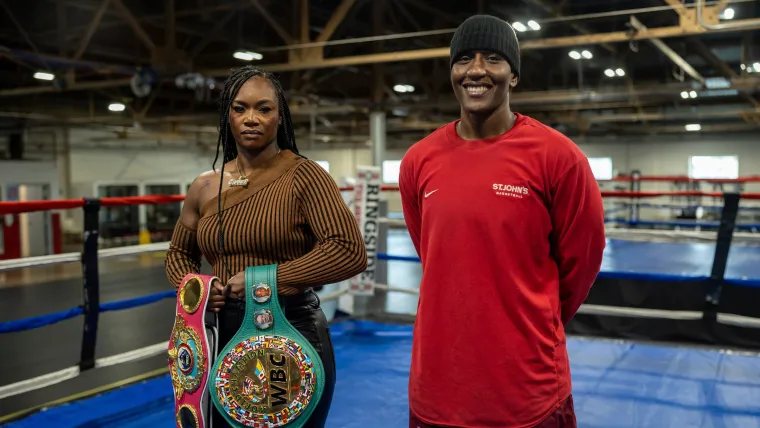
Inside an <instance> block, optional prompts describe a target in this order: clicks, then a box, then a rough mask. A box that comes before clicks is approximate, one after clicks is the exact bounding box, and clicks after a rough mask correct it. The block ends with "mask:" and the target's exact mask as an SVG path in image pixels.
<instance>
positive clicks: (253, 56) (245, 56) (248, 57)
mask: <svg viewBox="0 0 760 428" xmlns="http://www.w3.org/2000/svg"><path fill="white" fill-rule="evenodd" d="M232 56H233V57H234V58H237V59H239V60H242V61H253V60H260V59H262V58H264V55H262V54H260V53H258V52H249V51H237V52H235V53H233V54H232Z"/></svg>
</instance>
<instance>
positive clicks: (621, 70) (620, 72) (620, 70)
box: [615, 68, 625, 77]
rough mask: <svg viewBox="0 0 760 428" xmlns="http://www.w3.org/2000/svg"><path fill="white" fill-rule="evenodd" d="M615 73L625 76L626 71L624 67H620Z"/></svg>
mask: <svg viewBox="0 0 760 428" xmlns="http://www.w3.org/2000/svg"><path fill="white" fill-rule="evenodd" d="M615 74H617V75H618V76H620V77H623V76H625V71H623V69H622V68H618V69H617V70H615Z"/></svg>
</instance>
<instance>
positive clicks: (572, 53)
mask: <svg viewBox="0 0 760 428" xmlns="http://www.w3.org/2000/svg"><path fill="white" fill-rule="evenodd" d="M568 55H570V58H572V59H581V54H579V53H578V51H570V53H568Z"/></svg>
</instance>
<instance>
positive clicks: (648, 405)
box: [8, 321, 760, 428]
mask: <svg viewBox="0 0 760 428" xmlns="http://www.w3.org/2000/svg"><path fill="white" fill-rule="evenodd" d="M333 332H334V333H333V334H334V343H335V353H336V359H337V364H338V383H337V386H336V390H335V396H334V399H333V407H332V411H331V413H330V418H329V421H328V424H327V426H328V427H330V428H395V427H399V428H403V427H406V426H407V424H408V421H407V418H408V416H407V415H408V407H407V394H406V391H407V380H408V375H409V358H410V352H411V343H412V342H411V340H412V338H411V327H410V326H400V325H390V324H376V323H371V322H354V321H351V322H348V321H347V322H342V323H337V324H335V325H334V326H333ZM568 349H569V353H570V358H571V364H572V373H573V387H574V392H573V394H574V398H575V406H576V411H577V417H578V425H579V426H580V427H584V428H594V427H599V428H618V427H619V428H633V427H642V428H644V427H646V428H651V427H658V428H668V427H673V428H676V427H678V428H682V427H690V428H718V427H726V428H732V427H742V428H752V427H758V428H760V357H758V356H753V355H738V354H733V353H723V352H719V351H713V350H702V349H691V348H681V347H667V346H655V345H643V344H633V343H620V342H613V341H604V340H593V339H582V338H570V339H569V341H568ZM8 426H9V427H12V428H22V427H35V428H36V427H41V426H55V427H57V428H65V427H74V426H77V427H95V426H98V427H120V428H132V427H134V428H137V427H146V426H150V427H167V428H169V427H172V426H174V418H173V402H172V396H171V383H170V380H169V377H168V376H162V377H159V378H156V379H152V380H149V381H145V382H142V383H139V384H136V385H132V386H129V387H126V388H122V389H119V390H116V391H112V392H109V393H106V394H103V395H101V396H98V397H94V398H90V399H87V400H83V401H80V402H75V403H71V404H68V405H64V406H59V407H55V408H52V409H48V410H45V411H42V412H40V413H37V414H35V415H32V416H30V417H28V418H26V419H25V420H22V421H19V422H16V423H13V424H10V425H8Z"/></svg>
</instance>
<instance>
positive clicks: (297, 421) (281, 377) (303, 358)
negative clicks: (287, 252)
mask: <svg viewBox="0 0 760 428" xmlns="http://www.w3.org/2000/svg"><path fill="white" fill-rule="evenodd" d="M245 299H246V300H245V318H244V319H243V325H242V326H240V329H239V330H238V332H237V333H236V334H235V336H233V338H232V339H231V340H230V342H229V343H228V344H227V346H225V347H224V349H222V350H221V352H220V353H219V356H218V357H217V359H216V361H215V362H214V366H213V369H212V370H211V371H210V373H209V377H210V379H209V381H208V383H209V385H210V389H211V400H212V402H213V403H214V406H215V407H216V409H217V410H218V411H219V412H220V413H221V414H222V415H224V418H225V419H226V420H227V422H228V423H229V424H230V425H231V426H233V427H257V428H258V427H262V428H263V427H288V428H291V427H292V428H299V427H303V426H304V424H306V422H307V421H308V419H309V416H310V415H311V414H312V412H314V408H315V407H316V406H317V404H318V403H319V400H320V398H321V397H322V392H323V391H324V388H325V373H324V367H323V366H322V360H321V359H320V358H319V354H317V351H316V350H315V349H314V347H313V346H311V344H310V343H309V342H308V341H307V340H306V339H305V338H304V337H303V335H301V333H299V332H298V330H296V329H295V328H294V327H293V326H292V325H291V324H290V322H289V321H288V320H287V319H286V318H285V315H284V314H283V312H282V309H281V307H280V304H279V301H278V299H277V265H267V266H256V267H249V268H246V270H245Z"/></svg>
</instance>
